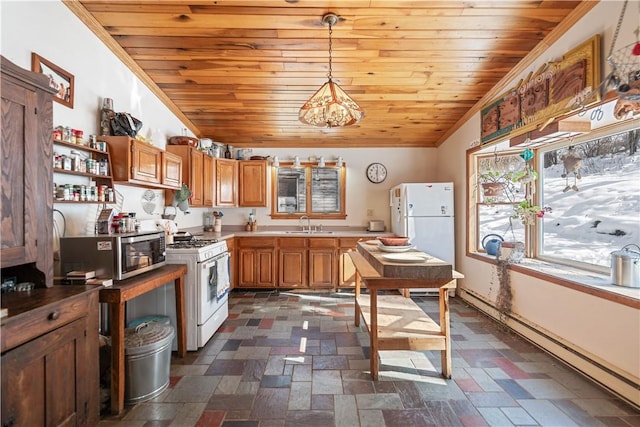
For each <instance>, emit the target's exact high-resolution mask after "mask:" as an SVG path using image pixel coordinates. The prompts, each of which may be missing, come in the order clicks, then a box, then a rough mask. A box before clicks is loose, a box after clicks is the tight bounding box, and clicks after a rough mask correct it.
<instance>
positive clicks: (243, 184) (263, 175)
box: [238, 160, 267, 207]
mask: <svg viewBox="0 0 640 427" xmlns="http://www.w3.org/2000/svg"><path fill="white" fill-rule="evenodd" d="M238 175H239V182H238V206H242V207H266V206H267V161H266V160H241V161H239V162H238Z"/></svg>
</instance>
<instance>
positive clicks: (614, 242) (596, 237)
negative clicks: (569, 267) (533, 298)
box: [541, 152, 640, 267]
mask: <svg viewBox="0 0 640 427" xmlns="http://www.w3.org/2000/svg"><path fill="white" fill-rule="evenodd" d="M562 173H563V167H562V164H560V165H555V166H551V167H549V168H546V169H544V170H543V176H542V178H541V179H542V180H543V182H544V190H545V191H544V194H543V205H544V206H550V207H551V208H552V209H553V212H551V213H548V214H546V215H545V217H544V219H543V223H544V232H543V239H544V244H543V247H544V250H543V254H544V255H549V256H554V257H562V258H566V259H571V260H579V261H582V262H587V263H590V264H596V265H601V266H605V267H609V266H610V254H611V252H613V251H616V250H619V249H621V248H622V247H623V246H625V245H627V244H636V245H640V154H638V153H636V154H635V155H633V156H629V155H628V153H626V152H623V153H619V154H616V155H614V156H604V157H599V158H591V159H585V160H583V164H582V168H581V177H582V179H580V180H576V181H575V185H576V186H577V188H578V189H579V191H574V190H571V189H569V190H568V191H566V192H565V191H563V190H565V189H566V187H567V185H569V186H572V185H574V179H573V175H570V176H569V178H568V182H567V179H565V178H562V176H561V175H562ZM631 249H634V250H638V248H631Z"/></svg>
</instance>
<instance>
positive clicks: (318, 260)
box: [278, 237, 338, 289]
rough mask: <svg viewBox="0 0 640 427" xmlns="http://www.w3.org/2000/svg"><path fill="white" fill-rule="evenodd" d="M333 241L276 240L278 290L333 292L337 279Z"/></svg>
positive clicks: (313, 239)
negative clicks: (302, 289)
mask: <svg viewBox="0 0 640 427" xmlns="http://www.w3.org/2000/svg"><path fill="white" fill-rule="evenodd" d="M337 244H338V241H337V239H327V238H298V237H289V238H281V239H279V240H278V259H279V264H278V267H279V269H278V271H279V277H278V279H279V280H278V286H279V287H281V288H312V289H317V288H334V287H335V286H336V284H337V279H338V263H337V261H336V250H337Z"/></svg>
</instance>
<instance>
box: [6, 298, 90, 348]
mask: <svg viewBox="0 0 640 427" xmlns="http://www.w3.org/2000/svg"><path fill="white" fill-rule="evenodd" d="M87 310H88V304H87V298H86V297H80V298H67V299H66V300H63V301H60V302H58V303H56V304H51V305H48V306H44V307H40V308H37V309H34V310H31V311H29V312H27V313H24V314H22V315H18V316H15V317H12V318H10V319H8V320H7V322H6V323H5V324H4V325H3V326H2V338H1V341H2V352H5V351H6V350H8V349H11V348H14V347H17V346H19V345H21V344H24V343H25V342H27V341H30V340H32V339H34V338H36V337H39V336H40V335H43V334H46V333H47V332H50V331H52V330H54V329H56V328H59V327H60V326H62V325H65V324H67V323H70V322H72V321H74V320H76V319H79V318H81V317H85V316H87V314H88V311H87Z"/></svg>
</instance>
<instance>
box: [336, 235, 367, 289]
mask: <svg viewBox="0 0 640 427" xmlns="http://www.w3.org/2000/svg"><path fill="white" fill-rule="evenodd" d="M360 240H362V239H361V238H359V237H349V238H340V239H339V241H340V243H339V249H338V254H339V255H338V256H339V258H340V259H339V266H338V272H339V276H340V277H339V279H338V286H339V287H341V288H353V287H355V285H356V268H355V266H354V265H353V261H351V257H350V256H349V253H351V252H355V250H356V245H357V244H358V242H359V241H360Z"/></svg>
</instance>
